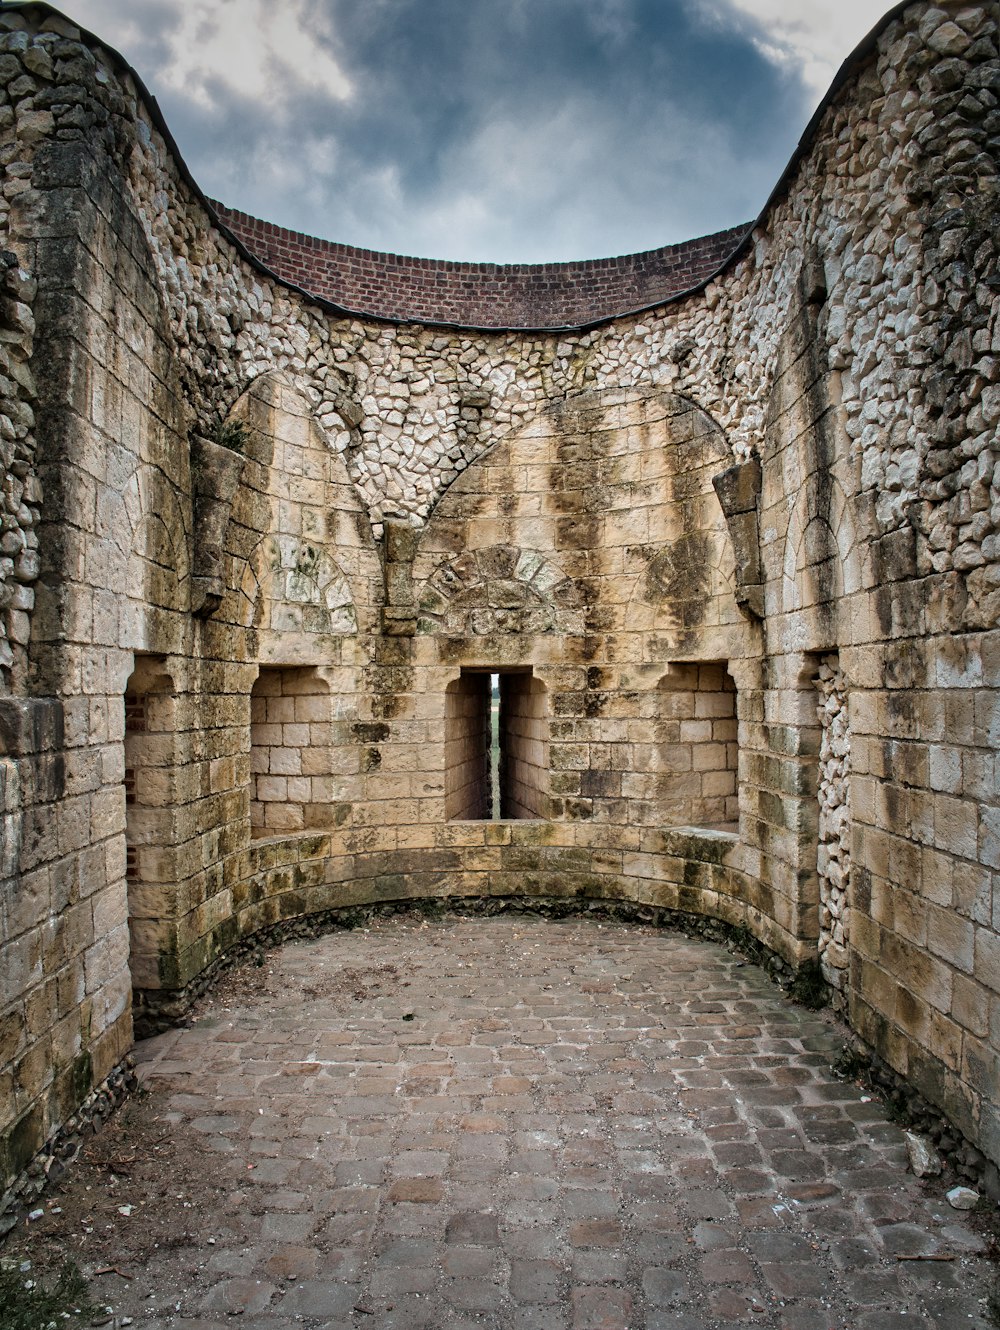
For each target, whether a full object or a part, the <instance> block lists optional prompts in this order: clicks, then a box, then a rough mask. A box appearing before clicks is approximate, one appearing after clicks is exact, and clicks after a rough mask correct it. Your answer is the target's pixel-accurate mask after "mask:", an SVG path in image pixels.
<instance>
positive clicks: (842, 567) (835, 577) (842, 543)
mask: <svg viewBox="0 0 1000 1330" xmlns="http://www.w3.org/2000/svg"><path fill="white" fill-rule="evenodd" d="M866 561H867V552H866V550H865V548H864V546H863V545H862V544H861V542H860V541H859V539H858V534H857V527H856V524H855V521H854V514H853V512H852V507H851V502H850V500H849V499H848V498H847V496H846V495H845V493H844V491H843V489H842V488H841V485H840V482H839V481H838V479H837V477H836V475H834V474H833V473H827V474H826V475H824V476H823V478H822V482H821V483H818V482H815V481H814V482H812V483H810V482H807V483H805V484H804V485H802V486H801V487H800V488H799V490H798V492H797V493H796V494H795V497H794V499H793V501H792V504H791V511H790V513H789V516H788V527H787V530H786V532H785V538H784V542H783V548H782V560H781V570H780V578H781V581H780V586H781V598H780V612H781V613H784V614H790V613H795V612H799V611H803V610H816V609H817V608H818V607H822V609H823V611H824V615H825V619H826V623H827V625H828V626H827V627H826V629H825V630H823V629H822V628H821V626H820V625H816V627H817V630H818V636H817V640H816V642H815V645H816V646H817V647H822V646H828V645H835V643H834V642H833V641H826V640H825V639H826V638H828V637H830V627H831V626H832V620H833V619H834V618H835V615H836V610H837V608H838V607H839V606H840V605H841V603H842V602H843V601H844V600H845V598H846V597H849V596H853V595H855V594H856V593H858V592H860V591H862V590H864V589H865V587H866V586H869V585H870V584H871V583H870V578H869V577H868V576H867V570H866V566H865V565H866Z"/></svg>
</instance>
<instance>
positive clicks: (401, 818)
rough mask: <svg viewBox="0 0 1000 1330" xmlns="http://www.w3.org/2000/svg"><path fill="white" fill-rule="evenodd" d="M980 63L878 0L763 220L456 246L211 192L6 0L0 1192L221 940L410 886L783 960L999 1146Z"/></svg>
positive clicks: (987, 1155) (86, 58) (178, 1009)
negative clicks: (315, 221)
mask: <svg viewBox="0 0 1000 1330" xmlns="http://www.w3.org/2000/svg"><path fill="white" fill-rule="evenodd" d="M998 70H1000V54H998V15H997V7H996V5H995V4H991V3H961V4H958V3H947V2H946V0H941V3H940V4H936V5H931V4H928V3H926V0H920V2H918V3H914V4H903V5H898V6H897V7H896V8H895V9H893V10H892V11H891V12H890V13H889V14H887V15H886V16H885V18H884V19H883V20H882V21H881V22H880V24H879V25H878V27H877V28H876V29H875V30H874V31H873V33H872V34H871V35H870V37H869V38H868V39H867V40H866V41H865V42H864V43H863V44H862V45H861V46H860V47H859V48H858V50H857V51H856V52H855V53H854V55H853V56H852V57H851V58H850V59H849V60H848V61H847V63H846V64H845V65H844V67H843V69H842V70H841V72H840V74H839V75H838V77H837V79H836V80H835V82H834V85H833V87H832V88H831V90H830V92H829V94H828V95H827V97H826V98H825V100H824V101H823V103H822V105H821V106H820V108H819V110H818V111H817V113H816V116H815V117H814V119H813V121H812V123H811V124H810V126H809V128H808V130H807V132H806V134H805V135H804V137H803V139H802V142H801V144H800V146H799V149H798V150H797V152H796V155H795V157H794V158H793V160H792V162H791V163H790V164H789V166H788V168H787V170H786V172H785V174H784V176H783V177H782V179H781V181H780V182H779V183H778V185H777V186H776V188H775V191H774V193H773V194H772V196H771V198H770V200H769V201H768V204H767V206H766V208H765V209H764V212H763V213H762V214H761V216H760V217H759V218H758V219H757V220H756V222H754V223H753V224H752V225H750V226H749V227H745V228H737V229H736V230H734V231H727V232H723V233H721V234H720V235H718V236H710V237H706V238H704V239H702V240H698V241H692V242H691V243H690V244H687V245H675V246H670V247H666V248H664V249H663V250H656V251H651V252H649V253H647V254H641V255H632V256H628V257H626V258H621V259H614V260H606V261H595V262H593V263H587V264H572V263H569V264H549V265H540V266H536V267H531V266H512V267H498V266H496V265H490V264H478V265H477V264H458V263H454V264H449V263H443V262H441V263H439V262H431V261H425V260H406V259H401V258H398V257H396V256H392V255H382V254H375V253H371V252H369V251H359V250H351V249H349V248H348V247H346V246H342V245H335V244H328V243H326V242H321V241H314V240H312V239H310V238H308V237H302V236H297V235H295V234H293V233H290V232H288V231H285V230H282V229H280V228H278V227H274V226H271V225H270V224H268V223H264V222H261V221H259V220H257V219H254V218H251V217H248V216H246V215H244V214H241V213H236V212H232V211H230V210H228V209H226V208H224V207H223V206H222V205H220V204H215V203H213V202H212V201H210V200H208V199H207V198H206V197H205V196H204V195H203V194H202V193H201V191H200V190H199V188H198V186H197V185H196V183H195V182H194V181H193V180H192V178H191V176H190V174H189V172H188V171H187V168H186V167H185V166H184V163H183V161H182V160H181V158H180V155H179V153H178V151H177V149H176V145H175V144H174V142H173V140H172V138H171V136H170V133H169V130H168V127H167V126H166V124H165V123H164V122H163V121H162V119H161V117H160V114H159V111H158V109H157V107H156V105H155V103H154V102H153V100H152V99H151V98H150V97H149V95H148V93H147V92H146V89H145V88H144V86H143V84H142V82H141V80H140V78H139V76H138V75H137V74H136V73H135V72H134V71H133V70H131V69H130V68H129V67H128V65H127V64H126V63H125V62H124V61H123V60H122V59H121V57H119V56H118V55H116V54H115V52H114V51H113V50H111V49H110V48H109V47H108V46H107V45H105V44H104V43H102V42H101V41H100V40H98V38H97V37H95V36H93V35H91V34H88V33H85V32H81V31H80V30H79V28H77V27H76V26H75V25H74V24H72V23H70V22H69V21H67V20H66V19H65V18H63V17H61V16H60V15H59V14H58V13H57V12H56V11H54V10H53V9H51V8H49V7H48V6H47V5H44V4H33V3H27V4H20V5H18V4H15V5H6V6H4V9H3V12H2V13H0V145H2V152H3V163H4V172H5V175H4V188H3V192H2V196H0V198H2V203H0V228H2V230H3V244H2V250H3V252H2V254H0V266H2V274H0V285H2V299H0V395H2V398H3V401H2V405H0V476H2V480H3V484H2V488H0V818H2V822H0V828H2V845H0V924H2V934H0V1175H2V1176H0V1182H2V1184H3V1186H5V1187H7V1188H8V1189H10V1190H9V1191H8V1196H10V1195H14V1194H15V1190H16V1187H17V1185H18V1179H19V1178H21V1177H22V1176H23V1173H24V1170H25V1169H26V1168H27V1167H28V1165H29V1164H30V1163H31V1161H32V1160H33V1159H34V1158H35V1157H36V1156H37V1155H38V1153H39V1152H40V1151H44V1150H45V1149H46V1148H49V1145H50V1143H51V1142H52V1140H53V1139H54V1138H55V1136H56V1134H57V1133H58V1131H59V1130H60V1129H61V1128H62V1127H63V1126H64V1124H65V1123H66V1122H67V1121H69V1120H70V1119H71V1118H72V1117H73V1115H74V1114H75V1113H77V1112H78V1111H79V1110H80V1108H81V1105H83V1104H84V1103H85V1101H87V1099H88V1097H89V1096H92V1095H93V1093H94V1091H95V1089H98V1088H99V1087H101V1086H102V1085H104V1084H105V1083H106V1082H107V1080H108V1078H109V1077H111V1076H113V1075H114V1074H115V1072H116V1069H117V1068H119V1067H120V1065H121V1063H122V1061H123V1059H124V1058H125V1057H126V1056H127V1054H128V1053H129V1050H130V1048H131V1047H132V1043H133V1039H134V1036H135V1031H136V1030H138V1031H139V1032H143V1031H149V1030H154V1029H157V1028H162V1027H163V1025H164V1024H166V1023H168V1022H170V1021H173V1020H177V1019H179V1018H182V1017H183V1015H184V1013H185V1012H186V1011H187V1009H188V1008H189V1006H190V1004H191V1002H192V1000H193V999H194V997H195V996H197V995H198V994H199V993H200V992H202V991H204V988H205V987H206V985H207V984H208V983H209V982H210V981H211V979H212V977H213V975H214V974H216V973H217V971H218V969H219V967H220V966H221V965H222V964H224V963H225V961H226V959H227V957H229V956H231V955H233V954H234V952H235V951H236V950H237V949H238V948H239V947H240V945H242V944H243V943H244V942H245V941H246V939H248V938H257V937H260V936H276V935H277V932H276V930H277V931H278V932H280V928H281V927H282V926H283V925H284V924H286V923H287V922H288V921H293V920H296V919H299V918H301V917H303V916H312V915H319V916H323V915H326V914H329V913H335V912H337V911H343V910H346V909H350V908H354V907H359V906H370V905H374V904H382V903H387V902H400V901H407V900H414V901H415V900H421V901H423V900H428V899H437V898H441V899H447V900H452V901H454V900H460V899H472V898H475V899H491V900H492V899H502V900H521V901H525V900H529V901H530V900H541V901H553V900H556V901H562V902H572V903H575V904H576V905H578V906H579V907H581V908H584V907H586V905H587V904H589V903H593V902H602V901H604V902H607V901H614V902H618V903H631V904H632V905H634V906H635V908H636V910H637V911H640V912H641V914H640V917H643V918H650V919H654V918H655V919H657V920H663V921H665V922H669V921H670V920H675V921H676V920H684V919H688V918H691V917H692V916H698V917H708V918H711V919H715V920H718V921H720V922H721V923H723V924H725V925H728V926H731V927H732V928H739V929H742V930H746V932H747V934H748V935H752V936H753V938H754V939H756V940H757V942H759V943H760V944H761V946H762V947H763V948H766V949H767V951H768V952H769V953H771V954H773V955H774V956H776V957H778V958H779V959H780V961H781V963H782V965H783V966H784V967H785V970H786V972H787V973H792V972H795V971H802V970H803V969H808V968H809V967H814V968H815V967H817V966H818V967H819V968H820V971H821V974H822V978H823V980H824V981H825V983H826V985H827V986H828V988H829V993H830V997H831V1000H832V1001H833V1003H834V1004H835V1006H836V1007H837V1009H838V1010H839V1011H840V1012H841V1013H842V1014H843V1016H844V1018H845V1019H846V1020H847V1021H848V1022H849V1024H850V1026H851V1027H852V1029H853V1030H854V1031H855V1032H856V1034H857V1036H858V1037H859V1039H861V1040H862V1041H864V1043H865V1044H866V1045H867V1046H868V1047H869V1048H871V1049H872V1050H874V1051H875V1052H876V1053H877V1054H878V1055H879V1057H881V1058H882V1059H883V1060H884V1061H885V1062H886V1063H887V1064H888V1065H889V1066H890V1067H892V1068H893V1069H894V1070H895V1072H897V1073H899V1074H900V1075H901V1076H903V1077H904V1078H906V1079H907V1080H908V1081H909V1083H910V1084H912V1085H913V1086H914V1087H915V1088H916V1089H917V1090H918V1091H919V1092H920V1093H921V1094H922V1095H924V1096H925V1097H926V1099H927V1100H928V1101H929V1102H930V1103H931V1104H933V1105H935V1106H936V1107H937V1108H938V1109H940V1110H941V1111H942V1112H943V1113H945V1114H946V1115H947V1116H948V1117H949V1118H950V1119H951V1121H952V1122H953V1123H954V1124H955V1126H956V1128H957V1129H958V1130H959V1131H960V1132H961V1134H962V1135H963V1136H964V1137H965V1138H966V1139H967V1140H968V1141H969V1142H970V1143H971V1144H972V1145H973V1146H974V1147H975V1148H976V1149H977V1150H978V1151H979V1152H980V1153H981V1155H982V1156H983V1158H984V1160H985V1161H986V1165H985V1166H986V1168H987V1172H989V1170H990V1169H992V1170H993V1173H992V1175H991V1176H992V1177H993V1179H994V1183H995V1182H996V1172H995V1170H996V1166H997V1165H998V1164H1000V886H998V883H1000V876H998V874H1000V806H998V788H1000V786H998V780H1000V768H998V765H997V747H998V739H1000V630H998V627H997V617H998V611H1000V439H998V423H1000V361H998V358H997V357H998V352H1000V267H998V245H1000V231H998V217H1000V186H998V179H997V161H998V143H1000V111H998V97H1000V75H998ZM494 691H495V692H496V694H497V696H498V697H499V708H498V722H497V726H496V731H495V733H494V732H493V731H491V710H492V708H491V704H490V699H491V696H492V694H493V692H494ZM491 749H492V750H493V755H492V756H491ZM494 768H497V771H496V776H497V781H496V784H497V791H496V793H494V792H493V791H492V790H491V784H492V782H493V775H494Z"/></svg>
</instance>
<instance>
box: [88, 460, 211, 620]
mask: <svg viewBox="0 0 1000 1330" xmlns="http://www.w3.org/2000/svg"><path fill="white" fill-rule="evenodd" d="M98 534H99V535H101V536H103V537H105V539H104V540H103V542H102V545H103V549H104V550H105V551H106V553H107V558H108V563H109V566H108V571H107V585H108V586H110V587H120V588H121V589H122V590H123V592H124V595H125V598H126V600H127V601H129V602H130V604H131V606H132V610H131V612H126V613H125V614H124V615H123V619H122V624H123V632H124V637H125V638H126V639H128V640H127V641H123V643H122V645H125V646H133V647H140V646H143V645H144V642H143V641H141V640H140V639H141V638H142V637H143V633H142V630H141V629H140V628H139V627H138V626H135V625H133V626H130V624H132V621H133V620H134V618H135V615H136V613H139V614H141V613H142V610H143V609H145V608H149V609H166V610H172V611H174V612H184V611H185V610H186V609H187V608H188V604H189V598H190V575H191V551H190V548H189V542H188V533H187V526H186V523H185V519H184V510H183V508H182V506H181V504H180V502H179V500H178V498H177V495H176V493H175V491H174V488H173V486H172V485H171V484H170V482H169V481H168V480H167V478H166V477H165V476H164V475H163V473H162V471H160V470H158V469H157V468H156V467H152V466H146V465H140V466H138V467H137V468H136V470H135V471H134V472H133V473H132V476H131V478H130V480H129V482H128V484H127V485H126V487H125V489H124V490H123V491H122V493H121V495H120V497H119V499H118V502H117V503H116V504H115V505H114V507H113V509H112V511H111V513H110V515H109V519H108V520H107V521H106V522H105V523H104V529H103V530H99V531H98Z"/></svg>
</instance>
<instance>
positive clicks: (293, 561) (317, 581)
mask: <svg viewBox="0 0 1000 1330" xmlns="http://www.w3.org/2000/svg"><path fill="white" fill-rule="evenodd" d="M240 591H241V598H240V604H241V608H242V610H243V612H244V614H247V616H248V617H247V619H246V621H245V622H244V626H245V627H248V628H249V627H252V628H256V629H258V630H259V631H260V632H261V634H262V639H271V642H272V646H274V645H276V643H275V641H274V639H280V638H282V637H286V636H288V635H291V636H293V637H294V636H300V635H302V634H323V635H326V636H342V635H345V634H352V633H356V632H357V631H358V615H357V611H356V609H355V605H354V599H353V597H352V594H351V588H350V586H349V584H348V581H347V578H346V577H345V576H344V573H343V571H342V570H341V568H340V566H339V565H338V563H337V561H336V560H335V559H334V558H332V557H331V555H330V554H328V553H327V551H326V550H324V549H323V548H322V547H320V546H318V545H315V544H313V543H311V542H309V541H304V540H301V539H297V538H296V537H294V536H265V538H264V539H263V540H262V541H261V542H260V543H259V544H258V546H257V547H256V549H255V550H254V552H253V553H252V554H251V556H250V558H249V559H248V560H247V566H246V571H245V572H244V575H243V581H242V584H241V588H240ZM279 654H280V651H279Z"/></svg>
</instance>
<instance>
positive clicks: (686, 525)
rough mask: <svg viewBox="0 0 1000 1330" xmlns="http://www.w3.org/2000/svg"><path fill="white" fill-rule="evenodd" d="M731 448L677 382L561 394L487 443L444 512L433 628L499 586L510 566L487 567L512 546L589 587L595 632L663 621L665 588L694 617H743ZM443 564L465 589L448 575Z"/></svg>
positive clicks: (582, 609)
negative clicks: (723, 491)
mask: <svg viewBox="0 0 1000 1330" xmlns="http://www.w3.org/2000/svg"><path fill="white" fill-rule="evenodd" d="M731 462H732V456H731V454H730V452H729V449H728V447H727V445H726V442H725V438H724V436H723V434H722V431H721V430H720V428H719V427H718V425H717V424H716V423H715V422H714V421H713V420H712V419H711V418H710V417H709V416H708V415H707V413H706V412H705V411H703V410H702V409H701V408H700V407H698V406H697V405H695V404H694V403H693V402H691V401H690V400H689V399H687V398H685V397H683V396H680V395H678V394H675V393H653V394H645V395H644V394H641V393H630V394H622V393H601V392H587V393H581V394H580V395H579V396H577V397H573V398H571V399H567V400H565V401H561V402H558V403H554V404H552V405H551V406H549V407H548V408H546V409H545V410H543V411H542V412H540V413H539V415H538V416H536V417H535V418H534V419H533V420H532V421H531V422H530V423H529V424H528V425H526V426H525V427H524V428H523V429H521V430H520V431H519V432H518V433H517V434H516V435H514V436H512V437H508V438H506V439H504V440H502V441H500V442H499V443H497V444H495V445H494V446H493V447H492V448H490V449H488V450H487V451H486V452H484V453H482V454H481V455H480V456H479V457H478V458H477V459H476V460H475V461H474V462H472V463H471V464H470V465H469V467H468V468H467V469H466V470H465V471H464V472H463V473H462V474H461V475H460V476H459V477H458V478H457V479H456V480H455V481H454V482H453V484H452V485H451V486H450V487H449V489H448V490H447V491H446V492H445V493H444V495H443V496H442V498H441V499H440V501H439V503H438V504H437V506H436V508H435V509H434V511H433V512H432V514H431V516H430V518H429V520H428V523H427V527H426V528H425V530H424V532H423V533H422V535H421V539H420V542H419V548H418V551H417V556H416V559H415V561H414V582H415V584H416V586H417V587H418V589H419V590H418V600H419V599H422V597H423V595H424V593H425V591H426V592H427V596H428V601H427V604H426V605H425V609H426V610H427V613H426V615H425V616H424V618H425V623H424V630H425V631H427V632H434V631H440V630H442V629H443V628H445V626H446V625H447V622H448V616H449V614H452V615H457V614H458V613H459V611H460V610H462V609H463V606H462V603H461V601H460V600H459V599H458V597H459V596H462V595H466V594H468V593H469V592H471V591H472V589H473V587H477V588H479V590H478V592H477V593H476V594H479V595H480V596H481V597H482V598H485V599H486V600H488V598H489V591H488V590H487V587H488V584H489V582H490V581H491V580H494V581H503V580H509V570H507V571H506V572H505V573H504V576H503V577H500V578H493V579H491V578H489V577H483V576H481V575H480V569H481V566H482V564H483V561H484V560H485V561H486V562H487V563H488V562H489V561H490V560H494V559H495V558H497V557H499V558H500V560H501V561H502V560H503V559H504V558H507V557H508V556H507V555H506V554H505V551H515V552H519V553H518V554H517V555H516V557H517V558H519V557H523V556H524V555H525V553H526V552H527V551H530V552H531V553H532V555H534V556H536V557H538V558H539V559H542V560H545V561H547V562H549V563H551V564H552V565H554V567H555V568H557V569H558V570H559V571H560V572H561V573H562V574H563V575H564V576H565V577H566V578H567V579H568V581H569V582H570V584H572V586H573V587H574V588H575V589H576V596H577V602H576V604H575V605H573V606H572V607H571V608H573V609H574V610H577V611H578V615H577V619H576V621H575V622H576V623H579V624H580V625H581V630H582V631H585V632H588V633H592V632H605V631H617V632H634V631H644V630H645V631H650V630H652V629H654V628H658V627H661V626H663V625H665V624H666V623H668V622H669V615H668V616H667V617H666V618H664V614H663V610H662V606H663V603H664V601H670V602H672V605H673V607H674V611H675V612H674V615H673V618H674V621H675V622H679V623H680V624H681V625H682V626H683V627H684V628H685V630H697V629H698V628H700V627H713V628H714V627H717V626H719V625H720V624H723V623H737V622H739V618H740V616H739V613H738V611H737V609H736V606H735V602H734V600H733V596H732V589H731V581H732V571H733V556H732V549H731V544H730V541H729V537H728V533H727V530H726V526H725V520H724V518H723V516H722V514H721V512H720V510H719V504H718V500H717V498H716V495H715V493H714V491H713V488H712V483H711V478H712V476H713V475H714V474H715V473H716V472H718V471H719V470H721V469H722V468H723V467H725V466H727V465H729V464H731ZM442 570H450V571H451V572H452V573H453V574H454V576H455V580H456V583H457V584H459V585H460V587H461V589H460V590H453V589H452V588H451V587H449V586H442V585H441V578H442ZM705 570H710V576H709V581H708V583H707V584H706V582H705V577H704V574H705ZM528 580H529V583H530V579H528ZM682 584H683V585H682ZM432 587H433V591H434V593H436V594H435V595H431V594H430V589H431V588H432ZM511 589H512V590H514V589H513V588H511ZM644 592H648V593H649V594H644ZM499 594H502V592H500V593H499ZM514 594H515V595H516V596H518V597H520V596H521V595H522V592H521V590H519V589H517V590H514ZM470 598H471V599H475V595H473V596H472V597H470ZM528 601H529V603H530V601H531V597H530V596H529V597H528ZM472 608H475V609H478V610H488V609H490V608H493V609H505V608H513V607H506V606H500V605H497V606H494V607H490V606H489V605H477V606H474V607H472ZM637 615H638V617H637ZM544 617H545V616H544V613H541V614H540V615H539V619H538V622H539V623H540V624H544ZM490 619H491V616H490V615H489V614H481V615H480V621H481V622H484V623H489V622H490ZM576 630H577V629H576V628H575V625H574V628H573V629H571V630H569V631H576ZM539 631H540V632H541V633H544V632H545V631H551V630H546V628H545V627H541V628H540V629H539ZM556 631H558V629H557V630H556Z"/></svg>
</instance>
